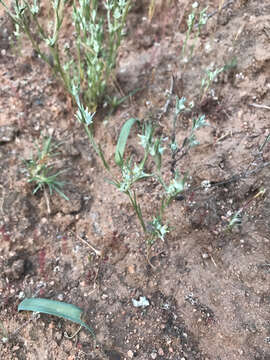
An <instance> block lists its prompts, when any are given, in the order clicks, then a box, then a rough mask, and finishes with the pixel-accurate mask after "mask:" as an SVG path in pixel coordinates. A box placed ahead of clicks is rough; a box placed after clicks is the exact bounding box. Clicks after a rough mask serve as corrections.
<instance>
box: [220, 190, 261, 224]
mask: <svg viewBox="0 0 270 360" xmlns="http://www.w3.org/2000/svg"><path fill="white" fill-rule="evenodd" d="M265 191H266V190H265V189H264V188H262V189H260V190H259V191H258V192H257V194H256V195H254V196H253V197H252V198H251V199H250V200H248V201H247V202H246V203H245V204H244V205H243V206H242V207H241V208H240V209H239V210H238V211H237V212H236V213H235V214H234V215H233V216H232V218H231V220H230V221H229V224H228V225H227V231H232V229H233V228H234V227H235V226H236V225H241V224H242V216H243V213H244V211H245V209H246V208H247V207H248V206H249V205H250V203H251V202H252V201H253V200H255V199H257V198H258V197H260V196H263V195H264V194H265Z"/></svg>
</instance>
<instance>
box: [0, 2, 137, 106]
mask: <svg viewBox="0 0 270 360" xmlns="http://www.w3.org/2000/svg"><path fill="white" fill-rule="evenodd" d="M0 3H1V4H2V5H3V6H4V7H5V9H6V10H7V13H8V15H9V17H10V18H11V19H12V21H13V23H14V24H15V35H16V36H19V34H20V33H23V34H25V35H26V36H27V37H28V39H29V40H30V42H31V44H32V47H33V49H34V50H35V51H36V52H37V54H38V55H39V57H40V58H41V59H43V60H44V61H45V62H46V63H47V64H48V65H49V66H50V67H51V68H52V69H53V71H54V73H55V75H57V76H59V77H60V78H61V79H62V81H63V83H64V86H65V88H66V90H67V91H68V92H69V93H71V94H72V84H73V83H75V85H76V86H77V87H80V88H81V89H82V90H83V92H82V93H83V102H84V103H85V104H87V105H88V106H89V108H90V109H91V110H93V111H95V109H96V108H97V106H98V105H99V103H100V102H101V100H102V98H103V97H104V95H105V91H106V88H107V86H108V84H109V82H110V80H111V78H112V73H113V70H114V68H115V65H116V59H117V54H118V49H119V46H120V43H121V40H122V39H123V37H124V35H125V31H124V28H125V25H126V18H127V14H128V11H129V9H130V4H131V1H130V0H105V1H104V2H103V3H102V4H100V2H99V1H97V0H78V1H75V0H74V1H73V12H72V18H73V26H74V29H75V37H74V38H75V41H74V42H71V43H70V44H69V43H65V44H64V45H63V46H61V43H60V42H59V37H60V32H61V29H62V25H63V21H64V18H65V16H67V15H66V14H67V2H66V1H65V0H52V1H51V5H52V12H53V20H52V23H50V24H49V25H48V26H47V27H45V26H43V25H42V22H41V16H42V15H41V9H40V7H39V2H38V1H37V0H33V2H31V1H30V0H15V4H14V6H13V11H12V10H9V8H8V6H7V5H6V3H5V2H4V0H0ZM104 13H105V16H104V15H103V14H104ZM73 44H74V45H73Z"/></svg>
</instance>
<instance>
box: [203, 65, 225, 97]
mask: <svg viewBox="0 0 270 360" xmlns="http://www.w3.org/2000/svg"><path fill="white" fill-rule="evenodd" d="M224 70H225V67H224V66H223V67H221V68H219V69H216V70H214V71H211V70H206V74H205V76H204V78H203V79H202V81H201V100H202V99H203V98H204V97H205V95H206V94H207V92H208V90H209V87H210V86H211V85H212V83H213V82H214V81H215V80H216V78H217V76H218V75H219V74H220V73H221V72H223V71H224Z"/></svg>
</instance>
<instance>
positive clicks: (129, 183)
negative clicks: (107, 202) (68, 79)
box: [73, 88, 207, 246]
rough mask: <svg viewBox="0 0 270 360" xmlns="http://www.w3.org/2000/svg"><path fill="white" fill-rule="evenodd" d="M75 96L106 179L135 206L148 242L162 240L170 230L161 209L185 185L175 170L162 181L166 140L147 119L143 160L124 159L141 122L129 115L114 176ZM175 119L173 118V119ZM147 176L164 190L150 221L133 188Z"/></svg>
mask: <svg viewBox="0 0 270 360" xmlns="http://www.w3.org/2000/svg"><path fill="white" fill-rule="evenodd" d="M73 91H74V95H75V96H74V97H75V99H76V102H77V105H78V111H77V114H76V117H77V119H78V120H79V121H80V122H81V123H82V124H83V125H84V128H85V131H86V133H87V135H88V137H89V140H90V142H91V144H92V145H93V147H94V149H95V151H96V153H97V154H98V156H99V157H100V158H101V160H102V162H103V165H104V167H105V168H106V169H107V170H108V172H109V173H110V176H111V180H109V182H110V183H111V184H112V185H114V186H115V187H116V188H117V189H118V190H119V191H121V192H122V193H124V194H126V195H127V196H128V198H129V200H130V202H131V204H132V206H133V208H134V211H135V213H136V215H137V217H138V220H139V222H140V224H141V226H142V229H143V231H144V233H145V236H146V239H147V242H148V245H149V246H151V245H152V244H153V242H154V240H155V239H156V238H160V239H162V240H164V238H165V236H166V234H167V233H168V232H169V227H168V225H167V224H164V220H163V218H164V212H165V210H166V209H167V207H168V206H169V205H170V204H171V202H172V201H173V200H174V199H175V198H176V197H177V196H178V195H179V194H180V193H182V192H183V191H184V190H185V188H186V186H187V176H186V175H184V176H183V177H181V176H180V175H179V173H178V172H175V174H174V178H173V179H172V180H171V182H170V183H169V185H167V184H166V183H165V181H164V180H163V178H162V175H161V168H162V155H163V153H164V150H165V147H164V146H163V144H164V143H165V141H166V139H164V138H162V137H155V136H154V132H155V127H154V126H153V124H152V123H151V122H146V123H144V124H143V126H142V133H141V134H140V135H139V138H140V142H139V143H140V145H141V146H142V147H143V150H144V155H143V157H142V160H141V161H140V162H139V163H135V162H134V161H133V159H132V157H129V158H126V159H125V158H124V152H125V147H126V142H127V139H128V136H129V133H130V130H131V128H132V126H133V125H134V124H136V123H140V122H139V120H137V119H134V118H131V119H129V120H127V121H126V123H125V124H124V125H123V127H122V129H121V132H120V135H119V138H118V142H117V146H116V152H115V163H116V165H117V166H118V167H119V168H120V173H121V177H120V179H119V178H117V177H115V176H114V175H113V174H112V172H111V169H110V166H109V164H108V162H107V161H106V160H105V156H104V153H103V151H102V149H101V147H100V146H98V145H97V144H96V142H95V139H94V136H93V133H92V130H91V129H92V124H93V115H94V114H93V113H89V111H88V109H86V108H84V107H83V106H82V105H81V102H80V99H79V96H78V94H77V95H76V91H78V90H76V89H75V88H74V89H73ZM184 103H185V99H184V98H183V99H181V100H179V99H178V98H177V102H176V104H177V105H176V114H177V115H179V114H180V112H181V111H183V110H184V109H186V106H185V104H184ZM175 121H176V120H175ZM206 125H207V124H206V121H205V117H204V115H202V116H199V117H198V118H194V119H193V124H192V129H191V133H190V135H189V136H188V137H187V138H186V140H185V144H184V145H185V146H186V148H187V149H186V151H189V149H191V148H192V147H193V146H195V145H197V144H198V141H197V139H196V135H195V132H196V131H197V130H198V129H200V128H201V127H203V126H206ZM172 146H174V147H176V149H178V148H179V147H178V145H177V144H176V142H174V144H171V147H172ZM149 158H152V159H153V160H154V164H155V169H154V171H152V172H151V173H148V172H147V171H146V170H145V165H146V162H147V160H148V159H149ZM146 178H153V179H155V180H157V181H159V182H160V184H161V185H162V187H163V189H164V192H163V195H162V200H161V204H160V209H159V210H158V211H157V213H156V215H155V216H154V217H153V220H152V221H150V222H146V221H145V219H144V216H143V214H142V209H141V206H140V204H139V203H138V201H137V195H136V188H135V186H134V185H135V184H136V183H137V182H138V181H142V180H144V179H146Z"/></svg>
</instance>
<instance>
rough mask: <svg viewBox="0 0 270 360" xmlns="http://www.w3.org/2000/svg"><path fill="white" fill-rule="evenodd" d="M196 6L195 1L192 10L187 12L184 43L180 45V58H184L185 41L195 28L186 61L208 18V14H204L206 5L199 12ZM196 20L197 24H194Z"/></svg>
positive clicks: (189, 57) (191, 54) (190, 56)
mask: <svg viewBox="0 0 270 360" xmlns="http://www.w3.org/2000/svg"><path fill="white" fill-rule="evenodd" d="M198 7H199V4H198V3H197V1H196V2H194V3H193V4H192V9H193V10H192V12H191V13H190V14H189V16H188V20H187V26H188V29H187V32H186V38H185V40H184V44H183V47H182V58H184V56H185V54H186V46H187V42H188V41H189V38H190V35H191V33H192V31H193V30H194V29H196V33H195V38H194V40H193V42H192V44H191V45H190V49H189V55H188V58H187V59H186V62H188V61H189V60H190V59H191V58H192V56H193V51H194V48H195V46H196V43H197V41H198V38H199V35H200V33H201V29H202V27H203V26H204V25H206V23H207V20H208V16H207V14H206V10H207V7H206V8H204V9H203V10H201V11H200V12H198ZM196 20H197V24H196Z"/></svg>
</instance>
